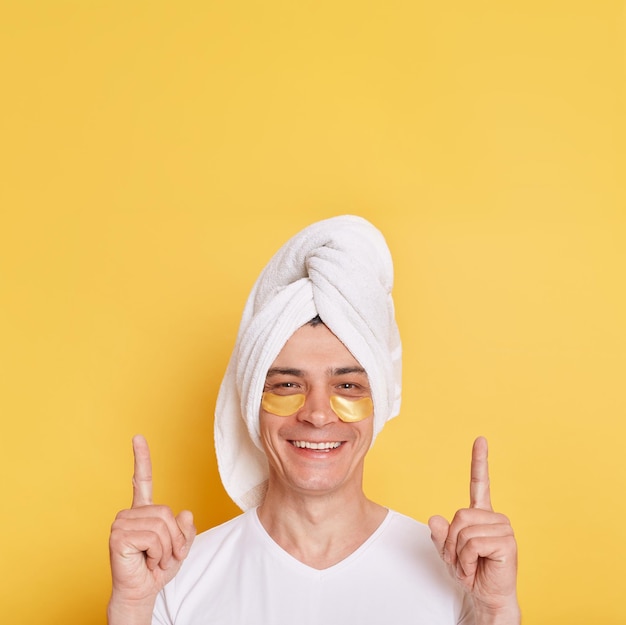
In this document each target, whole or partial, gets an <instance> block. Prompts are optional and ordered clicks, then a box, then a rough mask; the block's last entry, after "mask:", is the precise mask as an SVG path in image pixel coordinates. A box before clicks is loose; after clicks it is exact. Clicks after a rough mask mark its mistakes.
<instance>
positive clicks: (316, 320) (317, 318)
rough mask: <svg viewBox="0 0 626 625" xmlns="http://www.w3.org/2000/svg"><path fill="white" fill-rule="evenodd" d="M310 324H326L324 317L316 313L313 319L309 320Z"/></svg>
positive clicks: (308, 323)
mask: <svg viewBox="0 0 626 625" xmlns="http://www.w3.org/2000/svg"><path fill="white" fill-rule="evenodd" d="M306 325H308V326H313V327H315V326H319V325H326V324H325V323H324V322H323V321H322V318H321V317H320V316H319V315H315V317H313V319H311V321H309V322H307V324H306Z"/></svg>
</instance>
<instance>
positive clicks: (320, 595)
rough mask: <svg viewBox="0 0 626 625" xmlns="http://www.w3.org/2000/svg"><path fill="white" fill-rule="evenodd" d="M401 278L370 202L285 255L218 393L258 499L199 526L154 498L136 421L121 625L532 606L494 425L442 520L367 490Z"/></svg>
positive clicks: (224, 459)
mask: <svg viewBox="0 0 626 625" xmlns="http://www.w3.org/2000/svg"><path fill="white" fill-rule="evenodd" d="M392 282H393V274H392V264H391V257H390V255H389V251H388V249H387V246H386V243H385V242H384V239H383V237H382V235H381V234H380V233H379V232H378V231H377V230H376V229H375V228H374V227H373V226H371V224H369V223H368V222H366V221H365V220H363V219H360V218H357V217H349V216H347V217H337V218H334V219H329V220H325V221H322V222H319V223H317V224H313V225H312V226H309V227H308V228H306V229H305V230H303V231H302V232H300V233H298V234H297V235H296V236H295V237H293V238H292V239H291V240H290V241H288V242H287V243H286V244H285V245H284V246H283V247H282V248H281V249H280V250H279V252H278V253H277V254H276V255H275V256H274V258H273V259H272V260H271V261H270V263H269V264H268V266H267V267H266V268H265V269H264V271H263V272H262V273H261V275H260V277H259V279H258V280H257V283H256V284H255V286H254V288H253V291H252V293H251V295H250V298H249V300H248V303H247V304H246V308H245V310H244V314H243V319H242V322H241V326H240V331H239V336H238V339H237V344H236V346H235V350H234V352H233V356H232V358H231V361H230V363H229V366H228V369H227V371H226V375H225V378H224V381H223V382H222V386H221V389H220V394H219V397H218V402H217V410H216V437H215V441H216V450H217V456H218V464H219V469H220V475H221V477H222V481H223V483H224V486H225V488H226V490H227V492H228V493H229V495H230V496H231V497H232V498H233V499H234V500H235V501H236V502H237V503H238V505H240V507H241V508H242V509H243V510H244V514H242V515H240V516H239V517H236V518H235V519H233V520H231V521H229V522H227V523H225V524H223V525H221V526H219V527H217V528H214V529H212V530H210V531H208V532H205V533H203V534H201V535H200V536H199V537H198V538H197V540H195V541H194V537H195V529H194V527H193V520H192V517H191V514H190V513H189V512H181V513H180V514H179V515H178V516H176V517H175V516H174V515H173V513H172V512H171V511H170V510H169V508H167V507H164V506H155V505H153V503H152V481H151V465H150V456H149V451H148V447H147V443H146V442H145V440H144V439H143V438H142V437H135V439H134V441H133V445H134V454H135V473H134V478H133V503H132V507H131V508H130V509H129V510H125V511H122V512H120V513H119V514H118V516H117V518H116V520H115V522H114V524H113V527H112V531H111V539H110V551H111V568H112V575H113V592H112V596H111V601H110V603H109V624H110V625H121V624H124V625H132V624H149V623H154V624H176V625H200V624H217V623H222V624H228V625H239V624H241V625H243V624H246V625H250V624H257V623H258V624H262V625H283V624H287V623H291V622H292V621H293V620H297V621H298V622H299V623H304V624H305V625H307V624H309V623H311V624H313V623H318V622H324V623H329V624H330V625H335V624H337V625H338V624H340V623H341V624H342V625H345V624H346V623H359V625H374V624H378V623H391V624H393V625H417V624H424V625H444V624H445V625H452V624H456V623H463V624H470V623H475V624H477V625H486V624H495V625H514V624H518V623H519V622H520V615H519V607H518V603H517V598H516V559H517V550H516V544H515V538H514V535H513V530H512V528H511V525H510V523H509V521H508V520H507V518H506V517H504V516H503V515H501V514H498V513H496V512H494V511H493V510H492V508H491V503H490V496H489V477H488V469H487V446H486V441H485V440H484V439H482V438H479V439H477V440H476V442H475V444H474V448H473V451H472V464H471V480H470V506H469V508H467V509H463V510H460V511H459V512H457V514H456V515H455V517H454V519H453V520H452V522H451V523H448V522H447V521H446V520H445V519H443V518H442V517H433V518H432V519H431V520H430V522H429V525H430V531H428V528H426V526H424V525H421V524H419V523H417V522H416V521H413V520H412V519H409V518H408V517H406V516H403V515H401V514H398V513H396V512H394V511H391V510H388V509H386V508H384V507H383V506H381V505H379V504H377V503H375V502H373V501H370V500H368V499H367V498H366V496H365V494H364V493H363V489H362V479H363V464H364V459H365V456H366V454H367V451H368V450H369V448H370V446H371V445H372V443H373V440H374V438H375V437H376V435H377V434H378V432H379V431H380V430H381V428H382V426H383V425H384V423H385V422H386V421H387V420H388V419H389V418H392V417H393V416H395V415H396V414H397V413H398V411H399V401H400V342H399V336H398V332H397V326H396V323H395V319H394V314H393V302H392V299H391V287H392ZM431 539H432V542H431ZM192 543H193V548H192ZM432 543H434V547H435V548H434V549H433V546H432ZM437 553H438V555H437ZM446 569H448V571H447V572H446ZM447 573H449V574H447Z"/></svg>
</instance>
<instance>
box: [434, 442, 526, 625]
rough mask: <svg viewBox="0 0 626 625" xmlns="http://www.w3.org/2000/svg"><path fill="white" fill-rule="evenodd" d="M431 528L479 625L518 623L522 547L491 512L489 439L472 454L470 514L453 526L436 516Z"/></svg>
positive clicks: (459, 514) (454, 521)
mask: <svg viewBox="0 0 626 625" xmlns="http://www.w3.org/2000/svg"><path fill="white" fill-rule="evenodd" d="M428 525H429V526H430V531H431V536H432V539H433V543H434V544H435V547H436V549H437V551H438V552H439V555H440V556H441V557H442V559H443V561H444V562H445V563H446V564H447V566H448V569H449V570H450V573H451V574H452V575H453V577H454V578H455V579H456V580H457V581H458V582H459V583H460V584H461V585H462V586H463V587H464V588H465V590H466V591H468V592H469V593H471V596H472V598H473V601H474V607H475V611H476V623H477V624H481V623H494V624H495V623H498V624H502V625H509V624H511V625H516V624H517V623H519V622H520V616H519V607H518V603H517V596H516V579H517V545H516V542H515V536H514V534H513V528H512V527H511V524H510V522H509V520H508V518H507V517H506V516H504V515H503V514H499V513H497V512H494V511H493V508H492V506H491V494H490V488H489V467H488V461H487V441H486V440H485V439H484V438H482V437H481V438H477V439H476V441H474V446H473V448H472V464H471V477H470V506H469V508H464V509H461V510H459V511H458V512H457V513H456V514H455V515H454V518H453V519H452V522H451V523H448V521H446V519H444V518H443V517H441V516H434V517H431V519H430V520H429V521H428Z"/></svg>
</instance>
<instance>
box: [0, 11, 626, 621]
mask: <svg viewBox="0 0 626 625" xmlns="http://www.w3.org/2000/svg"><path fill="white" fill-rule="evenodd" d="M625 15H626V10H625V4H624V2H622V1H620V2H617V1H606V0H604V1H603V0H587V1H584V2H582V1H576V0H568V1H567V2H565V1H556V0H541V1H538V0H524V1H522V0H520V1H515V2H513V1H507V0H502V1H495V0H494V1H492V2H486V1H481V0H478V1H476V2H466V1H465V0H451V1H450V2H425V1H424V2H416V1H415V0H411V1H408V0H407V1H405V2H402V1H393V0H392V1H387V2H371V1H367V0H365V1H364V0H360V1H359V2H356V1H345V2H342V1H337V0H334V1H327V0H322V1H318V2H310V1H304V0H303V1H297V2H286V1H284V2H279V1H277V0H264V1H260V0H259V1H252V0H249V1H246V2H237V1H231V2H214V1H202V2H200V1H197V2H191V1H186V2H185V1H181V2H155V1H151V2H121V1H119V0H118V1H108V2H104V1H95V0H93V1H89V0H83V1H82V2H81V1H78V0H75V1H74V2H70V1H61V0H59V1H54V2H52V1H50V2H35V1H28V0H23V1H18V0H15V1H13V2H7V1H5V2H2V4H1V5H0V57H1V59H2V61H1V63H2V65H1V67H0V72H1V74H0V77H1V83H0V84H1V89H2V97H1V99H0V146H1V147H0V150H1V157H0V158H1V159H2V161H1V163H0V165H1V170H0V171H1V182H0V208H1V212H2V217H1V222H0V263H1V275H0V289H1V292H0V296H1V298H2V301H1V307H0V333H1V334H0V349H1V353H2V361H1V366H2V370H1V372H0V373H1V376H0V385H1V386H0V414H1V431H0V445H1V453H0V463H1V464H0V470H1V475H2V497H1V506H2V509H1V514H0V523H1V531H0V550H1V553H0V562H1V567H0V571H1V572H0V576H1V578H2V579H1V580H0V606H1V613H2V617H1V618H2V621H3V622H6V623H12V624H13V623H20V624H31V623H32V624H35V623H36V624H40V623H46V624H55V625H56V624H59V625H60V624H63V625H66V624H67V623H94V624H99V623H104V621H105V619H104V611H105V604H106V600H107V596H108V591H109V574H108V568H107V567H108V563H107V538H108V531H109V527H110V523H111V521H112V518H113V516H114V515H115V512H116V511H117V510H118V509H120V508H122V507H125V506H127V505H128V504H129V501H130V494H131V493H130V474H131V470H132V456H131V447H130V438H131V436H132V435H133V434H134V433H136V432H142V433H144V434H145V435H146V436H147V437H148V439H149V441H150V442H151V446H152V450H153V458H154V463H155V471H154V475H155V480H156V484H155V485H156V497H157V499H158V500H159V501H161V502H166V503H169V504H170V505H172V506H173V507H174V508H176V509H179V508H181V507H186V508H190V509H192V510H193V511H194V512H195V514H196V519H197V525H198V526H199V528H200V529H206V528H208V527H210V526H212V525H214V524H216V523H219V522H221V521H224V520H226V519H228V518H229V517H231V516H232V515H233V514H235V513H236V509H235V507H234V505H233V504H232V503H230V502H229V500H228V499H227V497H226V495H225V494H224V492H223V490H222V488H221V486H220V484H219V479H218V476H217V472H216V464H215V457H214V453H213V449H212V411H213V406H214V402H215V397H216V393H217V389H218V385H219V382H220V379H221V375H222V372H223V370H224V367H225V365H226V362H227V359H228V355H229V351H230V349H231V347H232V345H233V342H234V339H235V335H236V331H237V325H238V321H239V315H240V312H241V309H242V307H243V304H244V301H245V298H246V295H247V292H248V290H249V288H250V287H251V285H252V282H253V281H254V279H255V277H256V275H257V274H258V272H259V270H260V269H261V267H262V266H263V264H264V263H265V262H266V260H267V259H268V258H269V257H270V255H271V254H272V253H273V252H274V251H275V250H276V249H277V248H278V246H279V245H280V244H281V243H283V242H284V240H286V238H287V237H288V236H290V235H291V234H293V233H294V232H296V231H297V230H299V229H300V228H301V227H303V226H305V225H306V224H308V223H310V222H312V221H315V220H317V219H320V218H324V217H328V216H331V215H335V214H341V213H356V214H359V215H362V216H364V217H366V218H369V219H371V220H372V221H373V222H374V223H375V224H376V225H377V226H378V227H379V228H381V230H382V231H383V232H384V233H385V235H386V237H387V239H388V242H389V245H390V247H391V249H392V252H393V254H394V258H395V262H396V272H397V281H396V289H395V296H396V306H397V312H398V320H399V324H400V327H401V331H402V335H403V340H404V349H405V373H404V385H405V386H404V388H405V391H404V403H403V409H402V414H401V416H400V417H399V418H398V419H396V420H395V421H393V422H392V423H390V424H389V426H388V427H387V428H386V430H385V431H384V432H383V434H382V435H381V437H380V438H379V441H378V443H377V446H376V447H375V449H374V450H373V452H372V455H371V459H370V461H369V465H368V470H367V471H368V472H367V483H366V489H367V492H368V493H369V494H370V495H371V496H372V497H374V498H376V499H377V500H379V501H381V502H382V503H386V504H387V505H390V506H393V507H395V508H397V509H399V510H401V511H403V512H406V513H408V514H411V515H413V516H415V517H417V518H419V519H422V520H425V519H426V518H427V517H428V516H429V515H431V514H434V513H443V514H447V515H450V514H452V513H453V511H454V510H455V509H456V508H458V507H461V506H464V505H466V503H467V482H468V462H469V453H470V445H471V441H472V439H473V437H474V436H475V435H477V434H485V435H486V436H487V437H488V438H489V439H490V443H491V468H492V486H493V498H494V504H495V505H496V507H497V508H498V509H499V510H502V511H504V512H506V513H507V514H508V515H509V516H510V517H511V519H512V520H513V523H514V526H515V529H516V533H517V536H518V541H519V546H520V553H521V556H520V596H521V601H522V606H523V610H524V615H525V623H527V624H528V625H530V624H539V625H554V624H560V623H563V624H567V625H588V624H589V623H602V624H603V625H617V624H618V623H619V624H623V623H625V622H626V604H625V603H624V597H623V593H624V580H625V576H624V562H625V561H626V530H625V527H626V524H625V523H624V518H625V517H626V505H625V503H624V502H625V495H626V468H625V464H626V462H625V460H624V446H625V445H624V444H625V442H626V441H625V438H626V437H625V434H626V425H625V423H626V414H625V412H626V411H625V408H626V399H625V395H626V393H625V387H626V385H625V380H624V377H625V375H624V374H625V371H626V349H625V348H626V330H625V324H624V320H625V319H626V296H625V294H624V277H625V276H624V274H625V272H624V270H625V268H626V201H625V200H626V192H625V189H624V174H625V173H626V172H625V167H624V166H625V165H626V124H625V111H626V72H625V68H626V53H625V52H626V49H625V44H626V36H625V26H626V24H625Z"/></svg>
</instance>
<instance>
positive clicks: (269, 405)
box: [261, 393, 306, 417]
mask: <svg viewBox="0 0 626 625" xmlns="http://www.w3.org/2000/svg"><path fill="white" fill-rule="evenodd" d="M305 401H306V395H303V394H302V393H299V394H297V395H276V394H274V393H263V395H261V407H262V408H263V410H266V411H267V412H271V413H272V414H275V415H276V416H278V417H288V416H289V415H290V414H293V413H294V412H298V410H300V408H302V406H304V402H305Z"/></svg>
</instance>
